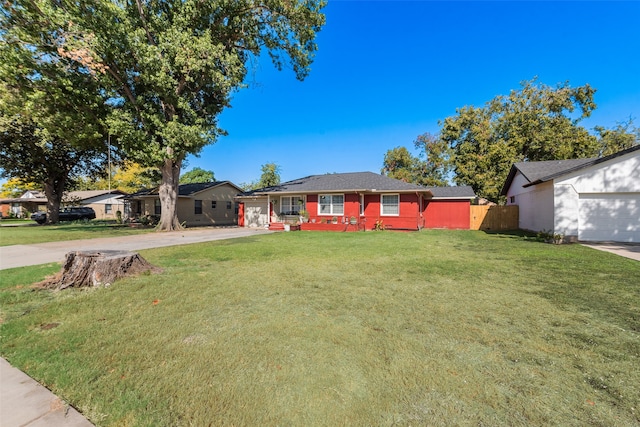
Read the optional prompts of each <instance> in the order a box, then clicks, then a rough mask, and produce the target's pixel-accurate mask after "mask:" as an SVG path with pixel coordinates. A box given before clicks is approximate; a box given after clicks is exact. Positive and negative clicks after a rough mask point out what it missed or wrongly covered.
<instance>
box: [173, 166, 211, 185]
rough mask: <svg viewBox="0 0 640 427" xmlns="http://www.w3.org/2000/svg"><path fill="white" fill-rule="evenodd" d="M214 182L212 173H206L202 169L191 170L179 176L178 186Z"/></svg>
mask: <svg viewBox="0 0 640 427" xmlns="http://www.w3.org/2000/svg"><path fill="white" fill-rule="evenodd" d="M215 180H216V179H215V176H214V174H213V171H207V170H204V169H202V168H193V169H191V170H190V171H189V172H185V173H183V174H182V175H181V176H180V184H196V183H200V182H213V181H215Z"/></svg>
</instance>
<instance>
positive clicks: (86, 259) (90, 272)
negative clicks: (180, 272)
mask: <svg viewBox="0 0 640 427" xmlns="http://www.w3.org/2000/svg"><path fill="white" fill-rule="evenodd" d="M160 271H162V270H161V269H160V268H158V267H155V266H153V265H151V264H150V263H149V262H148V261H147V260H145V259H144V258H142V257H141V256H140V255H138V253H136V252H128V251H107V250H105V251H91V252H69V253H67V255H66V258H65V261H64V264H63V265H62V270H61V271H60V272H59V273H57V274H56V275H55V276H53V277H51V278H48V279H45V280H43V281H42V282H39V283H36V284H35V285H34V286H35V287H38V288H43V289H56V290H62V289H66V288H82V287H98V286H105V287H106V286H109V285H111V284H112V283H113V282H114V281H116V280H117V279H119V278H121V277H124V276H130V275H134V274H140V273H146V272H150V273H157V272H160Z"/></svg>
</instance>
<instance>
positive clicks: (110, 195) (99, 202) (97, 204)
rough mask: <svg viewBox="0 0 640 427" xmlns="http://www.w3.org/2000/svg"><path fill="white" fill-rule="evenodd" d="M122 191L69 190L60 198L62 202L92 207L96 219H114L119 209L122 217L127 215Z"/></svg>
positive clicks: (124, 194)
mask: <svg viewBox="0 0 640 427" xmlns="http://www.w3.org/2000/svg"><path fill="white" fill-rule="evenodd" d="M126 195H127V193H124V192H122V191H120V190H111V191H109V190H86V191H70V192H68V193H65V195H64V197H63V198H62V201H63V204H66V205H81V206H88V207H90V208H93V210H94V211H95V212H96V219H116V218H117V217H118V216H117V212H118V211H120V213H121V214H122V218H126V217H127V215H128V212H127V205H126V204H125V196H126Z"/></svg>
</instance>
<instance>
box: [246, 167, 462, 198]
mask: <svg viewBox="0 0 640 427" xmlns="http://www.w3.org/2000/svg"><path fill="white" fill-rule="evenodd" d="M325 191H326V192H354V191H358V192H372V191H375V192H382V193H384V192H398V193H402V192H412V193H413V192H420V193H431V194H432V195H433V196H434V197H435V198H469V199H472V198H474V197H475V194H474V192H473V190H472V189H471V187H466V186H465V187H423V186H421V185H417V184H410V183H407V182H404V181H400V180H398V179H394V178H389V177H388V176H384V175H380V174H376V173H373V172H351V173H333V174H325V175H311V176H307V177H304V178H300V179H295V180H293V181H288V182H284V183H282V184H280V185H276V186H273V187H266V188H261V189H258V190H254V191H250V192H247V193H245V194H244V195H245V196H259V195H266V194H283V193H288V194H308V193H319V192H325Z"/></svg>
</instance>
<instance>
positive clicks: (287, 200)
mask: <svg viewBox="0 0 640 427" xmlns="http://www.w3.org/2000/svg"><path fill="white" fill-rule="evenodd" d="M301 209H304V199H303V198H302V196H291V197H281V198H280V212H282V213H283V214H285V215H298V214H299V213H300V210H301Z"/></svg>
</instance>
